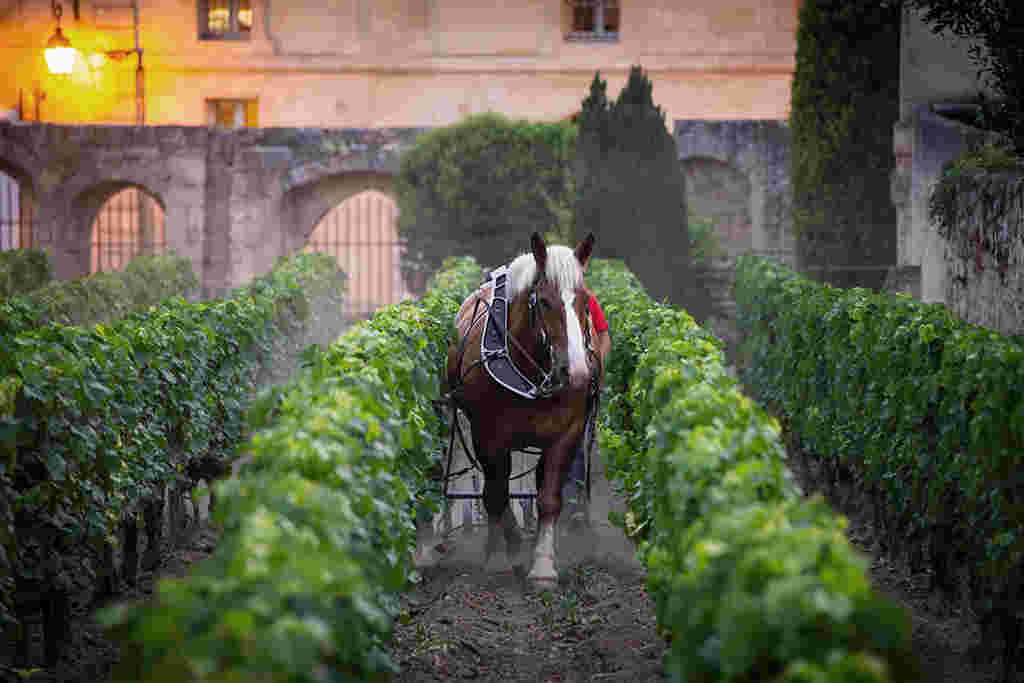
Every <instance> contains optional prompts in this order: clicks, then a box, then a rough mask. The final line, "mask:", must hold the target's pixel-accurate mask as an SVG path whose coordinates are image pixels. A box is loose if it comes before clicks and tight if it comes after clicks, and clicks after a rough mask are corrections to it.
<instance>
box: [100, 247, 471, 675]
mask: <svg viewBox="0 0 1024 683" xmlns="http://www.w3.org/2000/svg"><path fill="white" fill-rule="evenodd" d="M446 265H447V266H449V268H447V269H446V270H444V271H442V272H441V273H440V274H439V275H438V276H436V277H435V279H434V280H433V281H432V283H431V287H430V289H429V291H428V293H427V295H426V296H425V297H424V299H423V301H422V302H420V303H413V302H405V303H402V304H398V305H395V306H390V307H388V308H385V309H383V311H382V312H380V313H378V314H377V315H376V316H375V317H374V318H373V319H372V320H370V321H367V322H365V323H361V324H359V325H357V326H355V327H353V328H352V329H350V330H349V331H348V332H346V333H345V334H344V335H343V336H342V337H341V338H340V339H339V340H338V341H337V342H336V343H334V344H332V345H331V346H329V347H328V348H327V349H325V350H324V351H323V352H322V353H319V354H316V355H315V356H313V357H311V358H310V359H309V368H308V371H307V372H306V373H305V374H304V375H303V376H302V377H301V378H300V379H298V380H297V381H296V382H294V383H293V384H291V385H290V386H288V387H286V388H285V389H284V391H283V392H281V393H280V394H279V396H280V400H279V403H278V404H277V405H276V407H275V410H273V411H270V412H268V411H266V410H264V408H265V406H262V407H260V408H259V409H258V410H257V413H258V414H256V415H254V416H253V418H254V422H255V424H256V426H258V427H261V429H260V430H259V431H258V432H257V433H256V434H254V435H253V437H252V439H251V440H250V441H249V442H248V443H247V444H245V446H244V447H243V448H244V450H245V451H246V452H249V453H252V454H253V459H252V461H251V462H250V463H249V464H248V465H247V466H246V468H245V469H244V470H243V471H242V474H241V477H240V478H239V479H233V480H230V481H227V482H222V483H219V484H218V485H217V496H218V501H219V503H218V506H217V508H216V510H215V512H214V517H215V521H216V523H217V524H218V525H219V526H220V527H221V536H220V540H219V542H218V546H217V550H216V551H215V552H214V554H213V555H212V556H211V557H210V558H208V559H207V560H206V561H205V562H204V563H203V564H202V565H200V566H199V567H197V568H196V569H195V570H194V571H193V574H192V576H191V577H190V579H189V580H188V581H182V580H162V581H161V582H160V585H159V588H158V595H157V598H156V600H155V602H154V604H152V605H148V606H146V605H142V606H121V607H117V608H114V609H110V610H106V611H105V612H103V613H101V614H100V615H99V618H100V619H101V620H102V621H104V622H105V623H106V624H108V625H109V626H111V627H112V628H113V631H114V633H116V634H118V635H119V636H120V637H121V638H123V639H124V640H125V641H126V643H127V644H130V646H129V648H125V649H123V650H122V652H123V657H122V665H121V668H120V669H119V670H118V671H116V672H115V679H117V680H131V681H136V680H139V681H141V680H153V681H160V680H180V679H181V678H183V677H188V676H192V677H196V678H201V679H203V680H209V681H235V680H289V681H323V680H373V679H376V678H379V677H382V676H386V675H387V673H388V672H390V671H392V670H393V668H394V667H393V665H392V663H391V661H390V658H389V652H388V651H389V647H390V640H391V638H390V632H391V621H392V619H393V617H394V616H395V614H396V604H397V603H396V601H395V599H394V596H395V594H396V593H397V592H398V591H400V590H402V589H403V588H404V587H405V586H406V582H407V578H408V572H409V567H408V558H409V555H410V553H409V549H410V547H411V545H412V543H413V540H414V535H415V525H414V518H413V513H414V507H415V505H414V503H415V502H416V501H417V500H418V499H422V498H423V496H422V495H418V492H417V488H418V487H422V486H423V485H424V482H425V480H426V476H425V474H424V472H425V471H426V470H427V469H428V468H429V467H431V466H432V465H433V464H434V461H435V457H434V456H433V455H432V454H435V453H437V452H439V451H440V447H441V432H442V428H441V423H440V419H439V418H440V416H439V414H438V413H437V411H435V409H434V405H433V402H432V399H433V398H436V397H437V395H438V392H439V382H440V372H439V369H438V359H439V358H441V357H442V354H443V352H444V350H445V348H446V347H447V342H448V339H449V338H450V334H451V332H452V321H453V319H454V314H455V311H456V309H457V307H458V305H459V304H460V303H461V300H462V298H463V297H464V296H465V295H466V294H468V293H469V292H470V291H471V290H472V288H473V287H475V286H476V285H477V284H478V283H479V280H480V275H481V273H480V269H479V268H478V267H477V266H476V265H475V264H474V263H473V261H472V260H471V259H463V260H461V261H458V262H451V261H449V262H447V263H446Z"/></svg>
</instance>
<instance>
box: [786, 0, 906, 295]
mask: <svg viewBox="0 0 1024 683" xmlns="http://www.w3.org/2000/svg"><path fill="white" fill-rule="evenodd" d="M899 36H900V6H899V3H898V2H896V1H895V0H879V1H878V2H870V3H852V2H848V1H847V0H805V2H804V4H803V5H802V6H801V8H800V13H799V26H798V28H797V34H796V40H797V44H796V72H795V74H794V76H793V88H792V102H791V113H790V117H789V122H790V128H791V130H792V131H793V176H792V177H793V226H794V230H795V232H796V238H797V262H798V265H799V267H800V269H801V270H803V271H805V272H807V273H808V274H809V275H811V276H813V277H816V278H820V279H823V280H826V281H828V282H830V283H832V284H836V285H839V286H866V287H872V288H878V287H880V286H881V285H882V283H883V281H884V278H885V274H886V269H887V267H888V266H892V265H895V263H896V230H897V226H896V222H897V221H896V209H895V207H894V206H893V204H892V197H891V194H890V186H889V178H890V174H891V172H892V168H893V156H892V129H893V124H894V123H895V122H896V120H897V119H898V118H899Z"/></svg>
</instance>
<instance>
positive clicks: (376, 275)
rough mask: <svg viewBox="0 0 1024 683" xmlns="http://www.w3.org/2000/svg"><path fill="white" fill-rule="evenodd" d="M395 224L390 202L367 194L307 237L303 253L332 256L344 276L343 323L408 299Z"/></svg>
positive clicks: (331, 214) (327, 217)
mask: <svg viewBox="0 0 1024 683" xmlns="http://www.w3.org/2000/svg"><path fill="white" fill-rule="evenodd" d="M397 218H398V207H397V206H396V205H395V202H394V200H392V199H391V198H390V197H388V196H387V195H385V194H383V193H381V192H377V191H375V190H366V191H365V192H361V193H359V194H357V195H355V196H354V197H350V198H349V199H346V200H345V201H344V202H342V203H341V204H339V205H338V206H336V207H334V208H333V209H332V210H331V211H329V212H328V213H327V215H325V216H324V217H323V218H322V219H321V220H320V222H319V223H318V224H317V226H316V228H315V229H314V230H313V234H312V235H310V238H309V243H308V244H307V245H306V251H316V252H321V253H326V254H331V255H332V256H334V258H335V259H337V261H338V267H340V268H341V269H342V270H343V271H345V273H346V274H347V275H348V293H347V295H346V296H345V304H346V313H345V318H346V319H347V320H348V321H350V322H354V321H357V320H363V319H366V318H369V317H370V316H372V315H373V313H374V312H375V311H377V309H379V308H381V307H382V306H387V305H389V304H393V303H397V302H399V301H402V300H403V299H408V298H411V296H412V295H411V293H410V292H409V291H408V288H407V287H406V286H405V281H404V279H403V278H402V272H401V263H402V253H403V251H404V244H403V243H402V242H401V240H399V239H398V234H397V231H396V228H395V222H396V220H397Z"/></svg>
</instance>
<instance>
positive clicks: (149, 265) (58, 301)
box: [0, 251, 199, 340]
mask: <svg viewBox="0 0 1024 683" xmlns="http://www.w3.org/2000/svg"><path fill="white" fill-rule="evenodd" d="M198 288H199V280H198V279H197V278H196V276H195V273H194V272H193V270H192V263H191V261H189V260H188V259H187V258H185V257H183V256H179V255H177V254H175V253H174V252H173V251H159V252H153V253H147V254H142V255H140V256H138V257H137V258H136V259H134V260H133V261H131V262H129V263H128V265H127V266H125V267H124V269H123V270H115V271H105V272H100V273H94V274H92V275H89V276H88V277H84V278H81V279H78V280H54V281H52V282H48V283H46V284H45V285H44V286H41V287H38V288H35V289H33V290H32V291H30V292H27V293H24V294H22V295H20V296H12V297H9V298H7V299H3V300H0V340H2V339H7V338H9V337H11V336H13V335H16V334H18V333H19V332H22V331H25V330H29V329H32V328H35V327H39V326H41V325H45V324H47V323H59V324H61V325H79V326H83V327H87V326H90V325H96V324H98V323H108V322H110V321H113V320H116V319H117V318H122V317H124V316H126V315H128V314H130V313H135V312H139V311H145V310H146V309H148V308H149V307H150V306H155V305H156V304H159V303H160V302H161V301H163V300H165V299H169V298H170V297H174V296H179V297H189V296H191V295H192V294H194V293H195V292H196V291H197V290H198Z"/></svg>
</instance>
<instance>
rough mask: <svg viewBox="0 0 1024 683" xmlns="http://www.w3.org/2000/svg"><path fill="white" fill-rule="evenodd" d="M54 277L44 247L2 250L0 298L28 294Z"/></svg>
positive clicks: (0, 255) (0, 252) (0, 253)
mask: <svg viewBox="0 0 1024 683" xmlns="http://www.w3.org/2000/svg"><path fill="white" fill-rule="evenodd" d="M52 279H53V267H52V266H51V265H50V258H49V257H48V256H47V254H46V252H45V251H43V250H42V249H32V248H28V249H9V250H7V251H0V298H4V297H8V296H17V295H19V294H27V293H28V292H31V291H32V290H35V289H39V288H40V287H42V286H43V285H45V284H47V283H48V282H50V280H52Z"/></svg>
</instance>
